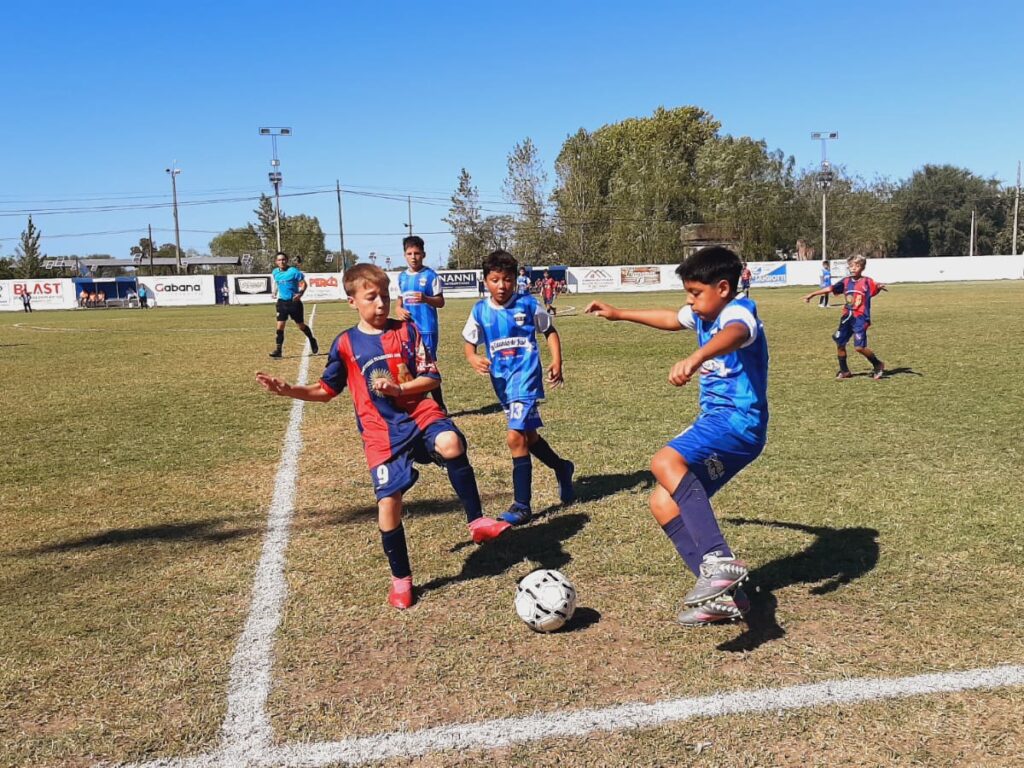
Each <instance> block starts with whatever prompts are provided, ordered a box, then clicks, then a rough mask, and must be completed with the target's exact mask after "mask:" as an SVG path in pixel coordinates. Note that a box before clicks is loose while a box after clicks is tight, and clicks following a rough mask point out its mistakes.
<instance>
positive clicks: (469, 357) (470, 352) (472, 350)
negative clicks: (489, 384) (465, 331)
mask: <svg viewBox="0 0 1024 768" xmlns="http://www.w3.org/2000/svg"><path fill="white" fill-rule="evenodd" d="M462 349H463V351H464V352H465V353H466V362H468V363H469V364H470V365H471V366H473V370H474V371H476V372H477V373H479V374H480V375H481V376H486V375H487V374H488V373H490V372H491V361H490V360H488V359H487V358H486V357H483V356H482V355H478V354H477V353H476V344H471V343H470V342H468V341H467V342H465V343H464V344H463V345H462Z"/></svg>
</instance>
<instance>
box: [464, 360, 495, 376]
mask: <svg viewBox="0 0 1024 768" xmlns="http://www.w3.org/2000/svg"><path fill="white" fill-rule="evenodd" d="M469 364H470V365H472V366H473V370H474V371H476V372H477V373H479V374H480V375H481V376H486V375H487V374H489V373H490V372H491V361H490V360H488V359H487V358H486V357H483V356H482V355H473V356H472V357H471V358H469Z"/></svg>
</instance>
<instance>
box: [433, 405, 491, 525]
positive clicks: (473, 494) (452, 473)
mask: <svg viewBox="0 0 1024 768" xmlns="http://www.w3.org/2000/svg"><path fill="white" fill-rule="evenodd" d="M434 391H435V392H436V391H437V390H436V389H435V390H434ZM444 466H445V469H447V470H448V480H449V482H450V483H451V484H452V488H454V489H455V495H456V496H458V497H459V501H461V502H462V506H463V508H464V509H465V510H466V522H467V523H472V522H473V521H474V520H476V519H478V518H480V517H483V514H484V511H483V505H482V504H481V503H480V490H479V489H478V488H477V485H476V474H475V473H474V472H473V467H472V466H471V465H470V463H469V457H468V456H466V454H462V455H461V456H456V457H455V458H454V459H448V460H447V461H445V463H444Z"/></svg>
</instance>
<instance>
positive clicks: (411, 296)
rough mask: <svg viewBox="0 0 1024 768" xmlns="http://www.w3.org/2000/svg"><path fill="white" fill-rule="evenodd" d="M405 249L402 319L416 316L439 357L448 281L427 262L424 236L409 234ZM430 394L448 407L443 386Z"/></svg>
mask: <svg viewBox="0 0 1024 768" xmlns="http://www.w3.org/2000/svg"><path fill="white" fill-rule="evenodd" d="M402 250H403V252H404V253H405V263H406V264H408V265H409V268H408V269H407V270H404V271H403V272H401V273H400V274H399V275H398V312H397V315H398V319H399V320H412V321H413V322H414V323H415V324H416V327H417V328H418V329H419V332H420V335H422V336H423V343H424V344H426V345H427V349H429V350H430V354H431V355H432V356H433V358H434V359H435V360H437V341H438V325H437V310H439V309H440V308H441V307H443V306H444V284H443V283H442V282H441V276H440V275H438V274H437V272H435V271H434V270H432V269H431V268H430V267H425V266H423V260H424V259H425V258H426V257H427V252H426V250H424V243H423V238H422V237H417V236H416V235H409V237H407V238H405V239H404V240H402ZM430 396H431V397H433V398H434V400H436V401H437V404H438V405H440V406H441V407H442V408H444V397H443V396H442V395H441V387H438V388H437V389H435V390H433V391H432V392H431V393H430ZM445 410H447V409H445Z"/></svg>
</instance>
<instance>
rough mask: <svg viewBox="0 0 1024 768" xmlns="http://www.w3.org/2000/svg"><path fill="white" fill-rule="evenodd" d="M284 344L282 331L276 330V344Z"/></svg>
mask: <svg viewBox="0 0 1024 768" xmlns="http://www.w3.org/2000/svg"><path fill="white" fill-rule="evenodd" d="M282 344H284V331H278V332H277V346H278V347H280V346H281V345H282Z"/></svg>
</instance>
